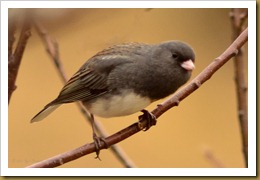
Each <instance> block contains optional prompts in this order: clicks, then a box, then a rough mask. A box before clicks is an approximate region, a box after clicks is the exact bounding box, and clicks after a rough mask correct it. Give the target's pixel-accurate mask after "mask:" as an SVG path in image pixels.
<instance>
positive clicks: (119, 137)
mask: <svg viewBox="0 0 260 180" xmlns="http://www.w3.org/2000/svg"><path fill="white" fill-rule="evenodd" d="M247 39H248V30H247V29H246V30H245V31H244V32H243V33H242V34H241V35H240V36H239V37H238V38H237V39H236V40H235V41H234V42H233V43H232V44H231V45H230V46H229V47H228V48H227V49H226V51H225V52H224V53H223V54H221V55H220V56H219V57H217V58H216V59H215V60H214V61H213V62H212V63H211V64H210V65H209V66H208V67H206V68H205V69H204V70H203V71H202V72H201V73H200V74H199V75H198V76H197V77H196V78H194V79H193V80H192V81H191V82H190V83H189V84H187V85H186V86H185V87H184V88H182V89H181V90H179V91H178V92H177V93H175V94H174V95H173V96H172V97H171V98H170V99H168V100H166V101H165V102H164V103H162V104H161V105H159V106H157V108H156V109H154V110H153V111H152V113H153V114H154V116H155V117H156V118H159V117H160V116H161V115H162V114H163V113H164V112H166V111H167V110H168V109H170V108H171V107H173V106H177V105H178V104H179V103H180V101H182V100H183V99H184V98H186V97H187V96H188V95H190V94H191V93H192V92H194V91H195V90H196V89H198V88H199V87H200V86H201V85H202V84H203V83H204V82H206V81H207V80H208V79H210V77H211V76H212V75H213V74H214V73H215V72H216V71H217V70H218V69H219V68H220V67H222V66H223V65H224V64H225V63H226V62H227V61H228V60H230V59H231V58H232V57H233V56H235V55H236V54H237V52H238V49H240V48H241V47H242V46H243V45H244V44H245V43H246V42H247ZM141 123H142V124H143V125H144V126H143V127H145V125H146V120H142V121H141ZM139 131H141V129H140V124H139V123H134V124H132V125H131V126H129V127H127V128H125V129H123V130H121V131H119V132H117V133H115V134H113V135H111V136H109V137H107V138H105V140H106V142H107V145H108V146H111V145H113V144H116V143H118V142H120V141H123V140H124V139H126V138H128V137H130V136H132V135H134V134H136V133H137V132H139ZM105 148H106V144H104V142H101V149H105ZM93 152H95V145H94V143H90V144H85V145H83V146H81V147H79V148H77V149H74V150H71V151H68V152H65V153H63V154H59V155H57V156H54V157H52V158H49V159H47V160H44V161H41V162H38V163H36V164H33V165H31V166H28V167H29V168H40V167H57V166H60V165H62V164H64V163H67V162H69V161H72V160H75V159H77V158H80V157H82V156H84V155H87V154H90V153H93Z"/></svg>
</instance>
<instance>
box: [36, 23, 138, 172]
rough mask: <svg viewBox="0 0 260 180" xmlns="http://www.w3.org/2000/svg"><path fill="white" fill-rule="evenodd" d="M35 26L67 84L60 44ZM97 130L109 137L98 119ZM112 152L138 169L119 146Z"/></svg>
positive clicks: (83, 111) (114, 147)
mask: <svg viewBox="0 0 260 180" xmlns="http://www.w3.org/2000/svg"><path fill="white" fill-rule="evenodd" d="M34 26H35V28H36V31H37V32H38V34H39V36H40V37H41V39H42V41H43V42H44V44H45V46H46V51H47V52H48V54H49V55H50V57H51V59H52V60H53V62H54V64H55V67H56V69H57V71H58V74H59V75H60V77H61V79H62V81H63V83H66V82H67V81H68V78H67V76H66V73H65V70H64V68H63V65H62V63H61V62H62V61H61V60H60V55H59V47H58V43H57V42H56V41H55V40H53V39H52V38H51V37H50V36H49V34H48V32H47V30H46V29H45V28H44V27H43V25H42V24H41V23H39V22H38V21H36V20H34ZM76 104H77V106H78V108H79V110H80V112H81V113H82V114H83V115H84V117H85V118H86V119H87V120H88V122H89V123H91V121H90V118H91V117H90V115H89V113H88V112H87V110H86V109H85V108H84V106H83V105H82V103H76ZM95 129H96V130H97V133H98V134H99V135H100V136H101V137H103V138H105V137H107V136H108V133H106V131H105V128H104V127H102V124H101V123H100V122H99V121H98V120H97V119H95ZM111 150H112V152H113V154H114V155H115V156H116V157H117V158H118V159H119V161H120V162H121V163H122V164H123V165H124V166H125V167H128V168H133V167H136V165H135V164H134V162H133V161H132V160H131V159H130V158H129V157H127V155H126V153H125V152H124V151H123V149H122V148H121V147H120V146H119V145H116V144H115V145H113V146H111Z"/></svg>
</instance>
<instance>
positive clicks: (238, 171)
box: [1, 1, 256, 176]
mask: <svg viewBox="0 0 260 180" xmlns="http://www.w3.org/2000/svg"><path fill="white" fill-rule="evenodd" d="M45 7H48V8H79V7H80V8H97V7H98V8H124V7H127V8H171V7H172V8H249V11H248V13H249V14H248V25H249V43H248V51H249V53H248V56H249V58H248V59H249V60H250V61H249V62H248V68H249V69H250V70H249V71H248V73H249V74H248V75H249V76H248V79H250V82H249V88H248V105H249V107H248V110H249V124H248V128H249V129H250V131H249V137H248V140H249V153H248V155H249V161H248V162H249V168H174V169H173V168H152V169H151V168H132V169H130V168H120V169H119V168H108V169H107V168H70V169H67V168H48V169H46V168H44V169H42V168H36V169H34V170H33V171H32V170H31V169H29V168H8V138H7V137H8V88H7V87H8V80H7V77H8V70H7V67H8V63H7V59H8V53H7V52H8V44H7V43H8V36H7V34H8V28H7V27H8V20H7V19H8V18H7V17H8V8H45ZM255 22H256V2H255V1H138V2H137V1H1V168H2V169H1V175H2V176H72V175H73V176H255V175H256V121H255V120H256V84H255V83H256V71H255V70H256V68H255V67H256V61H255V60H256V23H255ZM100 172H102V173H100Z"/></svg>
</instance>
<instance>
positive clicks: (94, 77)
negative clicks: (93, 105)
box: [47, 68, 108, 106]
mask: <svg viewBox="0 0 260 180" xmlns="http://www.w3.org/2000/svg"><path fill="white" fill-rule="evenodd" d="M106 92H108V86H107V78H106V76H104V75H101V74H98V73H96V72H95V71H94V70H91V69H89V68H86V69H81V70H80V71H78V72H77V73H76V74H74V76H73V77H72V78H71V79H70V80H69V81H68V82H67V83H66V85H65V86H64V87H63V88H62V90H61V92H60V94H59V96H58V97H57V98H56V99H55V100H54V101H52V102H51V103H49V104H48V105H47V106H50V105H54V104H61V103H69V102H74V101H87V100H91V99H93V98H96V97H98V96H100V95H102V94H104V93H106Z"/></svg>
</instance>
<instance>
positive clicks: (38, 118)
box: [31, 104, 60, 123]
mask: <svg viewBox="0 0 260 180" xmlns="http://www.w3.org/2000/svg"><path fill="white" fill-rule="evenodd" d="M59 106H60V104H55V105H51V106H46V107H45V108H43V110H41V111H40V112H39V113H38V114H36V115H35V116H34V117H33V118H32V119H31V123H33V122H38V121H41V120H43V119H44V118H45V117H47V116H48V115H49V114H51V113H52V112H53V111H54V110H55V109H57V108H58V107H59Z"/></svg>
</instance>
